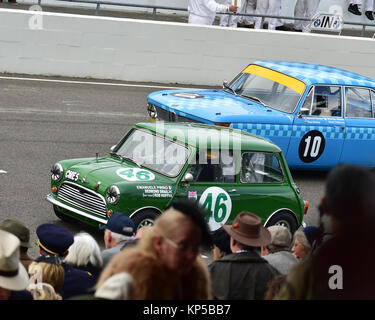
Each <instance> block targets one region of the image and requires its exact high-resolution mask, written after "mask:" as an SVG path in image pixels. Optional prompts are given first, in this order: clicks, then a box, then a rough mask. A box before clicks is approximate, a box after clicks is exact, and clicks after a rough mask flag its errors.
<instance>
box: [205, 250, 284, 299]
mask: <svg viewBox="0 0 375 320" xmlns="http://www.w3.org/2000/svg"><path fill="white" fill-rule="evenodd" d="M209 270H210V273H211V280H212V293H213V297H214V298H215V299H219V300H235V299H237V300H263V299H264V295H265V293H266V291H267V284H268V282H269V281H270V280H271V279H273V278H274V276H276V275H278V274H279V273H278V271H277V270H276V269H275V268H274V267H272V266H271V265H270V264H269V263H268V262H267V261H266V260H265V259H263V258H262V257H261V256H260V255H259V254H257V253H256V252H254V251H246V252H241V253H232V254H229V255H226V256H224V257H223V258H221V259H219V260H215V261H214V262H212V263H211V264H210V265H209Z"/></svg>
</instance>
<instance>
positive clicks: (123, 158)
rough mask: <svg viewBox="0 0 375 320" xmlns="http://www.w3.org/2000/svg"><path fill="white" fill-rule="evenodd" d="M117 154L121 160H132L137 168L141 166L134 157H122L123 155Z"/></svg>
mask: <svg viewBox="0 0 375 320" xmlns="http://www.w3.org/2000/svg"><path fill="white" fill-rule="evenodd" d="M118 156H119V157H120V158H121V160H122V161H124V160H127V161H130V162H133V163H135V164H136V165H137V166H138V168H142V165H141V164H140V163H138V162H136V161H135V160H134V159H132V158H130V157H124V156H121V155H118Z"/></svg>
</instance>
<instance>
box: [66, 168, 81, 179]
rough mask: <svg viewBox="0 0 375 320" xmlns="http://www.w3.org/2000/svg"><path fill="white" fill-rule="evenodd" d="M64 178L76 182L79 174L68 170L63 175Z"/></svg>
mask: <svg viewBox="0 0 375 320" xmlns="http://www.w3.org/2000/svg"><path fill="white" fill-rule="evenodd" d="M65 178H67V179H69V180H73V181H77V180H78V178H79V172H76V171H72V170H68V171H67V172H66V173H65Z"/></svg>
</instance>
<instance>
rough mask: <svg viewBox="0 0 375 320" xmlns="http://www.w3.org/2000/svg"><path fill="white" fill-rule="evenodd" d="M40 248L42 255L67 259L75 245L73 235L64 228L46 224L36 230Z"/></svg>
mask: <svg viewBox="0 0 375 320" xmlns="http://www.w3.org/2000/svg"><path fill="white" fill-rule="evenodd" d="M36 234H37V236H38V246H39V252H40V254H41V255H55V256H60V257H65V256H66V255H67V254H68V249H69V247H70V246H71V245H72V244H73V242H74V238H73V235H72V234H71V233H70V232H69V231H68V230H66V229H65V228H64V227H61V226H58V225H55V224H51V223H45V224H42V225H40V226H39V227H38V228H37V229H36Z"/></svg>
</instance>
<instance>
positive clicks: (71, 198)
mask: <svg viewBox="0 0 375 320" xmlns="http://www.w3.org/2000/svg"><path fill="white" fill-rule="evenodd" d="M57 197H58V198H59V199H60V200H63V201H65V202H66V203H69V204H71V205H73V206H75V207H78V208H80V209H83V210H85V211H87V212H90V213H94V214H97V215H100V216H102V217H106V216H107V206H106V203H105V200H104V198H103V197H102V196H101V195H99V194H98V193H96V192H94V191H91V190H89V189H86V188H83V187H81V186H80V185H78V184H75V183H71V182H63V183H62V184H61V186H60V188H59V191H58V194H57Z"/></svg>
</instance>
